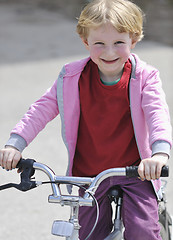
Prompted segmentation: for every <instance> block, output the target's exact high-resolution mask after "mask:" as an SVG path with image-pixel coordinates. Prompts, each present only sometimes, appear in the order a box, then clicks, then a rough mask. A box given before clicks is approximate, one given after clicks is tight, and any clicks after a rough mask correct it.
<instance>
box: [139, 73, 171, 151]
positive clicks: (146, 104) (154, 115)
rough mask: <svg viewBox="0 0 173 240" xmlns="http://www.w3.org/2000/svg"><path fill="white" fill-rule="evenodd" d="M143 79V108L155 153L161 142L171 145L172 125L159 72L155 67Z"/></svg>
mask: <svg viewBox="0 0 173 240" xmlns="http://www.w3.org/2000/svg"><path fill="white" fill-rule="evenodd" d="M143 79H145V82H144V84H143V90H142V109H143V111H144V115H145V119H146V122H147V125H148V130H149V143H150V146H152V148H153V149H152V150H153V154H154V153H156V152H158V151H159V149H158V146H159V145H160V143H163V142H167V143H169V148H170V147H171V145H172V127H171V124H170V115H169V109H168V105H167V103H166V98H165V93H164V91H163V89H162V83H161V80H160V77H159V72H158V71H157V70H155V69H153V70H152V71H150V73H149V74H148V76H147V77H146V75H145V77H143ZM162 145H163V144H162ZM156 149H157V150H156Z"/></svg>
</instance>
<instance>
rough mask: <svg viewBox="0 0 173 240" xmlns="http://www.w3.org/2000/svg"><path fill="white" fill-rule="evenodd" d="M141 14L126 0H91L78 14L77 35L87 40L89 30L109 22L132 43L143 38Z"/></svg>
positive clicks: (140, 11)
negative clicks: (126, 34) (127, 34)
mask: <svg viewBox="0 0 173 240" xmlns="http://www.w3.org/2000/svg"><path fill="white" fill-rule="evenodd" d="M143 16H144V14H143V12H142V10H141V9H140V8H139V7H138V6H137V5H136V4H134V3H132V2H130V1H128V0H93V1H92V2H91V3H89V4H88V5H86V7H85V8H84V9H83V11H82V12H81V14H80V17H79V19H78V24H77V33H78V34H79V36H80V37H81V38H83V39H87V37H88V33H89V29H90V28H97V27H99V26H100V25H102V24H105V23H107V22H110V23H111V24H112V25H113V26H114V27H115V29H116V30H117V31H118V32H120V33H123V32H128V33H129V34H130V37H131V38H132V40H133V41H136V42H138V41H140V40H141V39H142V38H143Z"/></svg>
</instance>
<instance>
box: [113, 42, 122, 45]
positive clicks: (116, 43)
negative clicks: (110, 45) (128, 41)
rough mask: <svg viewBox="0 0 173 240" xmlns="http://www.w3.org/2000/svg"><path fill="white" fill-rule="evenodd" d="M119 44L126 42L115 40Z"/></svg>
mask: <svg viewBox="0 0 173 240" xmlns="http://www.w3.org/2000/svg"><path fill="white" fill-rule="evenodd" d="M118 44H124V42H123V41H117V42H115V45H118Z"/></svg>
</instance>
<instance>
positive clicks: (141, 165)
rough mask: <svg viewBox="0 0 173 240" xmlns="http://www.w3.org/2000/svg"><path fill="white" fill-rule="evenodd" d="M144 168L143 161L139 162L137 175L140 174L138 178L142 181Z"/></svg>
mask: <svg viewBox="0 0 173 240" xmlns="http://www.w3.org/2000/svg"><path fill="white" fill-rule="evenodd" d="M144 169H145V168H144V164H143V162H141V163H140V164H139V167H138V173H139V176H140V178H141V180H142V181H144V180H145V175H144Z"/></svg>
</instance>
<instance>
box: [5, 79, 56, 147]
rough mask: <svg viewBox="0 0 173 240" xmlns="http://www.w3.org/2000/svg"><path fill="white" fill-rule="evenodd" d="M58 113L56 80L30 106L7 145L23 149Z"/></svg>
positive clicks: (12, 132)
mask: <svg viewBox="0 0 173 240" xmlns="http://www.w3.org/2000/svg"><path fill="white" fill-rule="evenodd" d="M58 113H59V109H58V104H57V81H55V82H54V84H53V86H52V87H51V88H49V89H48V90H47V91H46V93H45V94H44V95H43V96H42V97H41V98H40V99H39V100H37V101H36V102H35V103H33V104H32V105H31V106H30V108H29V110H28V111H27V113H26V114H25V115H24V116H23V118H22V119H21V120H20V121H19V123H18V124H17V125H16V126H15V128H14V129H13V130H12V131H11V134H10V139H9V140H8V142H7V143H6V145H10V146H13V147H15V148H17V149H18V150H20V151H22V150H23V149H24V148H25V147H26V146H27V145H28V144H29V143H30V142H31V141H32V140H33V139H34V138H35V137H36V136H37V134H38V133H39V132H40V131H41V130H42V129H43V128H44V127H45V126H46V124H47V123H48V122H49V121H51V120H53V119H54V118H55V117H56V116H57V115H58Z"/></svg>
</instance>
